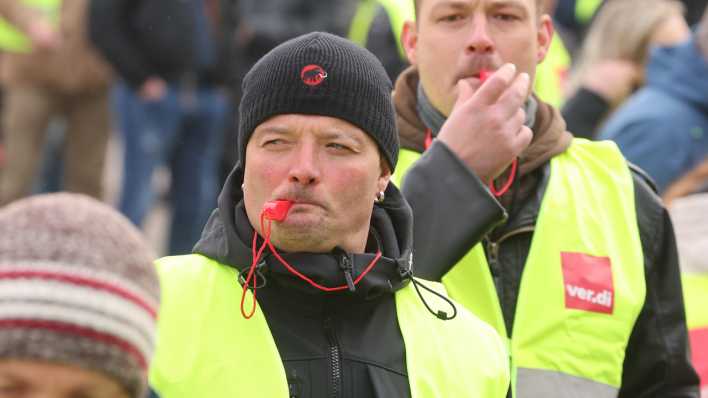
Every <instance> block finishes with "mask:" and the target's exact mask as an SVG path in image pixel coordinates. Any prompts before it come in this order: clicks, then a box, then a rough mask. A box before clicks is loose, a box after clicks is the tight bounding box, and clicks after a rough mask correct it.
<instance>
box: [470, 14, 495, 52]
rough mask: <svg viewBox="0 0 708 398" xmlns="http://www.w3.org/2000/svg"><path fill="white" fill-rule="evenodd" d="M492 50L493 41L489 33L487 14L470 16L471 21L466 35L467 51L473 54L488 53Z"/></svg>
mask: <svg viewBox="0 0 708 398" xmlns="http://www.w3.org/2000/svg"><path fill="white" fill-rule="evenodd" d="M492 51H494V42H493V41H492V38H491V36H490V35H489V24H488V22H487V16H486V15H484V14H476V15H474V17H473V18H472V23H471V26H470V30H469V35H468V37H467V52H470V53H473V54H475V55H481V54H489V53H491V52H492Z"/></svg>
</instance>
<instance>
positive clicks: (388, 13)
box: [348, 0, 415, 81]
mask: <svg viewBox="0 0 708 398" xmlns="http://www.w3.org/2000/svg"><path fill="white" fill-rule="evenodd" d="M358 3H359V4H358V6H357V9H356V13H355V14H354V17H353V18H352V22H351V26H350V27H349V35H348V38H349V40H351V41H353V42H354V43H356V44H358V45H360V46H362V47H365V48H366V49H367V50H369V51H371V52H372V53H373V54H374V55H375V56H376V58H378V59H379V61H381V63H382V64H383V66H384V68H385V69H386V73H388V77H389V78H390V79H391V81H395V80H396V78H397V77H398V74H399V73H401V72H402V71H403V69H405V68H406V67H407V66H408V60H407V59H406V54H405V51H404V50H403V46H402V45H401V40H400V38H401V31H402V30H403V23H404V22H405V21H407V20H410V19H413V18H415V15H414V10H413V3H412V2H411V1H410V0H359V2H358Z"/></svg>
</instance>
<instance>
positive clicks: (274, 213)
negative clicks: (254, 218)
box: [263, 200, 293, 221]
mask: <svg viewBox="0 0 708 398" xmlns="http://www.w3.org/2000/svg"><path fill="white" fill-rule="evenodd" d="M292 205H293V202H291V201H289V200H272V201H270V202H266V203H265V204H264V205H263V214H264V215H265V218H267V219H268V220H272V221H283V220H285V217H287V215H288V210H290V206H292Z"/></svg>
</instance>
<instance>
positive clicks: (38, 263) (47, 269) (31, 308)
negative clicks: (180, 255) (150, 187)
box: [0, 193, 160, 398]
mask: <svg viewBox="0 0 708 398" xmlns="http://www.w3.org/2000/svg"><path fill="white" fill-rule="evenodd" d="M153 258H154V257H153V255H152V252H151V251H150V250H149V249H148V247H147V245H146V244H145V243H144V241H143V239H142V237H141V235H140V233H139V232H138V231H137V229H136V228H135V227H133V225H132V224H131V223H130V221H128V220H127V219H126V218H124V217H123V216H122V215H120V214H119V213H118V212H116V211H115V210H114V209H112V208H111V207H109V206H107V205H105V204H102V203H100V202H98V201H96V200H94V199H91V198H89V197H86V196H83V195H77V194H68V193H59V194H49V195H39V196H34V197H30V198H27V199H23V200H20V201H17V202H14V203H10V204H9V205H7V206H5V207H3V208H0V359H31V360H42V361H49V362H53V363H61V364H67V365H75V366H79V367H82V368H85V369H88V370H93V371H98V372H101V373H103V374H106V375H108V376H109V377H112V378H113V379H115V380H116V381H118V382H119V383H120V384H122V385H123V386H124V387H125V389H126V391H128V392H129V393H130V396H131V397H136V398H137V397H143V396H144V394H145V391H146V386H147V369H148V363H149V361H150V358H151V357H152V354H153V350H154V345H155V323H156V315H157V309H158V305H159V295H160V293H159V284H158V279H157V275H156V272H155V270H154V267H153V265H152V260H153Z"/></svg>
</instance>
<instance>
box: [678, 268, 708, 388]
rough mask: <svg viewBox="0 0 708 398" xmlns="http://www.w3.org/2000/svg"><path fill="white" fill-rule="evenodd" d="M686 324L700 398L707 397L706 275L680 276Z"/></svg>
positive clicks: (707, 321) (707, 331)
mask: <svg viewBox="0 0 708 398" xmlns="http://www.w3.org/2000/svg"><path fill="white" fill-rule="evenodd" d="M681 279H682V282H683V295H684V302H685V305H686V322H687V323H688V334H689V337H690V340H691V360H692V362H693V367H694V368H695V369H696V372H697V373H698V376H699V377H700V379H701V392H702V394H703V395H701V396H702V397H706V396H708V309H706V304H708V275H706V274H688V273H684V274H683V276H682V278H681Z"/></svg>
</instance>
